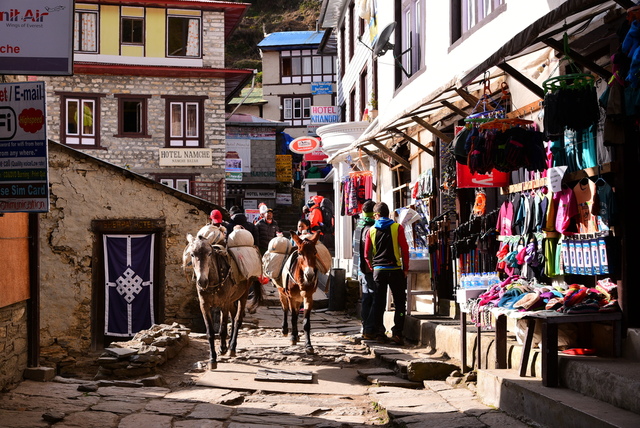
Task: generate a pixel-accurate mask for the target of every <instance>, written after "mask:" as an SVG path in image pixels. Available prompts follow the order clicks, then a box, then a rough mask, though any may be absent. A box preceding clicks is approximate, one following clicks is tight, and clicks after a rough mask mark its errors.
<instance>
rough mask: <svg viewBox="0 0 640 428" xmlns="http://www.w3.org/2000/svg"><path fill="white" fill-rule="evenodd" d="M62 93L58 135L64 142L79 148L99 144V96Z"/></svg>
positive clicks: (97, 145)
mask: <svg viewBox="0 0 640 428" xmlns="http://www.w3.org/2000/svg"><path fill="white" fill-rule="evenodd" d="M78 95H79V94H68V95H62V96H61V100H62V106H61V109H60V110H61V115H62V120H61V121H60V125H61V126H60V127H61V129H60V135H61V138H62V140H63V141H64V143H65V144H67V145H70V146H77V147H79V148H96V147H99V146H100V123H99V118H100V96H95V97H88V96H86V95H82V96H81V97H79V96H78Z"/></svg>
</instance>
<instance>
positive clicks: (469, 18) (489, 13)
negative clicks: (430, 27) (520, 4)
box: [451, 0, 506, 43]
mask: <svg viewBox="0 0 640 428" xmlns="http://www.w3.org/2000/svg"><path fill="white" fill-rule="evenodd" d="M505 6H506V5H505V0H452V2H451V16H452V21H451V42H452V43H453V42H455V41H456V40H458V39H460V38H462V37H463V36H464V35H465V34H467V33H470V32H472V31H473V30H475V29H476V28H478V27H479V26H480V25H481V24H484V23H485V22H487V20H488V19H492V17H493V16H495V15H497V14H499V13H500V12H501V11H503V10H504V8H505Z"/></svg>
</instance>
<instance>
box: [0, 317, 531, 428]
mask: <svg viewBox="0 0 640 428" xmlns="http://www.w3.org/2000/svg"><path fill="white" fill-rule="evenodd" d="M280 313H281V312H280V310H279V308H275V307H261V308H259V310H258V312H257V313H256V314H253V315H249V316H248V317H247V323H246V325H247V326H248V328H246V329H243V330H242V332H241V335H240V339H239V349H238V353H237V356H236V357H234V358H231V357H226V356H225V357H222V358H221V360H220V361H219V364H218V369H217V370H215V371H211V372H206V371H203V370H199V369H194V367H198V365H197V364H194V363H197V362H196V361H193V362H191V363H189V364H185V371H186V372H189V373H190V375H191V379H192V381H190V382H182V383H180V384H169V385H167V386H154V387H147V386H144V387H143V386H142V384H141V383H140V382H136V381H135V380H134V381H117V382H116V381H101V382H99V383H98V382H97V381H89V380H80V379H63V378H60V377H57V378H55V379H54V380H53V381H51V382H35V381H24V382H22V383H21V384H20V385H19V386H18V387H16V388H15V389H13V390H11V391H10V392H6V393H2V394H0V427H3V428H4V427H6V428H17V427H21V428H22V427H24V428H38V427H50V426H53V427H57V428H71V427H82V428H94V427H95V428H116V427H117V428H164V427H166V428H196V427H198V428H204V427H228V428H260V427H274V426H277V427H344V428H347V427H362V426H388V427H391V426H405V427H426V426H428V427H443V428H444V427H500V428H504V427H513V428H525V427H527V425H526V424H524V423H522V422H520V421H518V420H516V419H513V418H511V417H509V416H507V415H505V414H504V413H502V412H500V411H498V410H495V409H492V408H490V407H487V406H485V405H483V404H482V403H481V402H480V401H479V400H477V398H476V396H475V395H474V393H473V392H472V390H470V389H467V388H464V387H454V386H451V385H450V384H448V383H447V382H445V381H425V382H424V383H423V384H422V385H421V386H420V387H419V388H415V387H414V388H403V387H396V386H374V385H371V384H370V383H369V382H367V381H366V380H365V379H364V377H363V376H361V375H359V374H358V370H361V371H366V369H374V368H376V367H377V366H379V365H380V362H379V360H377V359H376V358H375V355H374V352H373V350H372V349H371V347H372V346H375V345H371V344H366V343H360V341H359V340H357V337H358V336H359V330H360V324H359V321H358V320H357V319H354V318H352V317H349V316H347V315H345V314H344V313H331V312H328V311H317V312H315V313H314V314H313V316H312V322H313V327H312V333H313V336H312V340H313V344H314V347H315V349H316V354H315V355H311V356H309V355H306V354H305V353H304V350H303V349H302V347H300V346H290V344H289V341H288V338H285V337H282V335H281V334H280V332H279V330H278V328H279V325H280ZM192 336H193V339H192V340H194V341H197V340H200V341H202V340H203V339H202V337H201V336H199V335H195V334H192ZM190 346H191V345H190ZM398 352H406V353H407V354H408V355H410V356H411V357H413V356H417V357H420V353H421V350H420V349H419V348H415V347H414V348H412V347H411V346H405V347H403V348H398ZM408 358H409V357H408ZM265 368H269V369H272V370H276V371H277V370H287V371H291V370H299V371H305V372H311V373H313V379H314V380H313V382H312V383H291V382H271V381H268V382H264V381H256V380H255V375H256V373H257V371H258V370H260V369H265ZM159 374H160V375H161V376H162V368H160V371H159ZM398 379H399V378H398Z"/></svg>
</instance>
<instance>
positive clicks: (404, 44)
mask: <svg viewBox="0 0 640 428" xmlns="http://www.w3.org/2000/svg"><path fill="white" fill-rule="evenodd" d="M423 4H424V0H403V1H402V12H401V14H402V15H401V20H400V23H401V24H400V25H401V33H400V34H401V49H402V51H401V54H400V55H401V62H402V68H403V69H404V73H406V74H405V76H404V78H405V79H406V78H408V76H411V75H413V74H415V73H416V72H417V71H418V70H420V68H421V67H422V47H423V42H422V37H423V32H424V31H423V28H422V26H423V23H424V16H423V12H424V11H423Z"/></svg>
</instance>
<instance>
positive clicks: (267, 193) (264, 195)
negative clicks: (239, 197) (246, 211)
mask: <svg viewBox="0 0 640 428" xmlns="http://www.w3.org/2000/svg"><path fill="white" fill-rule="evenodd" d="M244 197H245V198H247V199H275V198H276V191H275V190H260V189H255V190H252V189H247V190H245V191H244Z"/></svg>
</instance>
